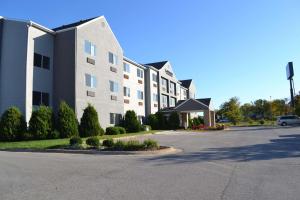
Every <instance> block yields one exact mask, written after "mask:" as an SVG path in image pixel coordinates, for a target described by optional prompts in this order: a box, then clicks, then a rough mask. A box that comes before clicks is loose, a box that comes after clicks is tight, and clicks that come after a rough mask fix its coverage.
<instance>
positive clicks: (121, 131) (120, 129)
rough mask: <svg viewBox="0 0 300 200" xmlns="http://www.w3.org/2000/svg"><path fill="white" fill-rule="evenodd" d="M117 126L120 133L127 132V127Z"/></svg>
mask: <svg viewBox="0 0 300 200" xmlns="http://www.w3.org/2000/svg"><path fill="white" fill-rule="evenodd" d="M116 128H118V129H119V132H120V134H125V133H126V129H125V128H123V127H120V126H116Z"/></svg>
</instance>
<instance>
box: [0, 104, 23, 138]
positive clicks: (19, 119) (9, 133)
mask: <svg viewBox="0 0 300 200" xmlns="http://www.w3.org/2000/svg"><path fill="white" fill-rule="evenodd" d="M26 129H27V127H26V122H25V119H24V117H23V115H22V113H21V112H20V110H19V109H18V108H17V107H11V108H9V109H7V110H6V111H5V112H4V113H3V114H2V117H1V120H0V140H1V141H15V140H22V139H25V138H24V136H25V133H26Z"/></svg>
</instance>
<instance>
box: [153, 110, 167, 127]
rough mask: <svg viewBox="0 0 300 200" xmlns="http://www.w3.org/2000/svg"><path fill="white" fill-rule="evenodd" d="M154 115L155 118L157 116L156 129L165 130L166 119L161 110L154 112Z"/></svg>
mask: <svg viewBox="0 0 300 200" xmlns="http://www.w3.org/2000/svg"><path fill="white" fill-rule="evenodd" d="M155 115H156V118H157V121H158V123H157V125H158V127H157V129H161V130H165V129H168V120H167V118H166V117H165V116H164V115H163V113H162V112H157V113H155Z"/></svg>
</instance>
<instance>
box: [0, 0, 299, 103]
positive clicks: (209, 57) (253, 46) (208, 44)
mask: <svg viewBox="0 0 300 200" xmlns="http://www.w3.org/2000/svg"><path fill="white" fill-rule="evenodd" d="M299 10H300V1H297V0H281V1H278V0H251V1H240V0H235V1H234V0H227V1H223V0H219V1H213V0H186V1H180V0H178V1H175V0H163V1H162V0H151V1H141V0H128V1H125V0H119V1H117V0H101V1H100V0H94V1H92V0H84V1H83V0H82V1H79V0H78V1H71V0H70V1H67V0H66V1H62V0H59V1H58V0H51V1H33V0H32V1H30V0H27V1H18V0H1V6H0V15H2V16H5V17H11V18H20V19H31V20H33V21H35V22H37V23H40V24H42V25H44V26H47V27H50V28H52V27H56V26H60V25H62V24H67V23H71V22H73V21H76V20H80V19H85V18H89V17H94V16H99V15H104V16H105V17H106V19H107V20H108V22H109V24H110V26H111V28H112V30H113V31H114V33H115V35H116V36H117V38H118V40H119V42H120V43H121V45H122V47H123V50H124V52H125V55H126V56H127V57H129V58H131V59H133V60H136V61H137V62H140V63H147V62H154V61H161V60H169V61H171V64H172V66H173V68H174V70H175V71H176V74H177V78H178V79H185V78H192V79H194V80H195V83H196V86H197V96H198V97H200V98H202V97H212V98H213V101H214V104H215V106H216V107H218V106H219V105H220V104H221V103H222V102H223V101H225V100H227V99H229V98H230V97H232V96H237V97H239V98H240V100H241V102H242V103H245V102H250V101H253V100H255V99H258V98H265V99H270V96H272V99H275V98H285V97H289V83H288V81H287V80H286V77H285V65H286V64H287V62H288V61H293V62H294V69H295V88H296V91H298V90H300V88H299V86H300V76H299V75H300V70H298V68H299V66H300V12H299Z"/></svg>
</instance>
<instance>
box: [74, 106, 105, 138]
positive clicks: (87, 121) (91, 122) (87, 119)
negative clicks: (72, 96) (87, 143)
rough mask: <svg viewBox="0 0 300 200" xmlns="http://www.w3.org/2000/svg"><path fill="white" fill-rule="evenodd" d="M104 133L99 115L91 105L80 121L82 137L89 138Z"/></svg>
mask: <svg viewBox="0 0 300 200" xmlns="http://www.w3.org/2000/svg"><path fill="white" fill-rule="evenodd" d="M103 133H104V131H103V129H102V128H101V126H100V124H99V119H98V114H97V111H96V110H95V108H94V107H93V106H92V105H91V104H89V105H88V106H87V107H86V108H85V109H84V112H83V115H82V117H81V120H80V136H81V137H89V136H97V135H103Z"/></svg>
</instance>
